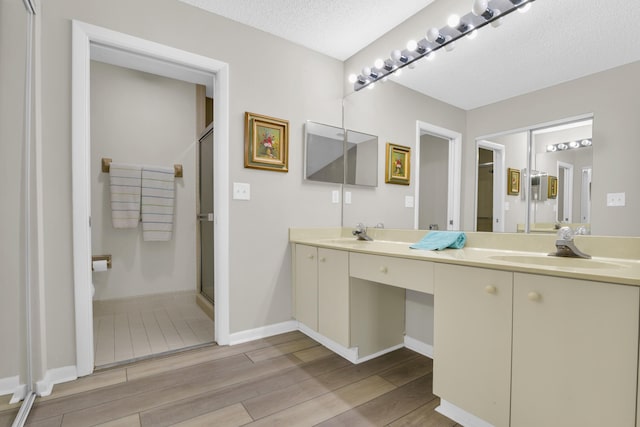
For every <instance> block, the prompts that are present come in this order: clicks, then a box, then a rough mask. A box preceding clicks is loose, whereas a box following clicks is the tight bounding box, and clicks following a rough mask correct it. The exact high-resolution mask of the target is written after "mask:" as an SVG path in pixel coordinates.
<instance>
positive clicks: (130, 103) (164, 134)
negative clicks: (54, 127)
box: [91, 61, 198, 300]
mask: <svg viewBox="0 0 640 427" xmlns="http://www.w3.org/2000/svg"><path fill="white" fill-rule="evenodd" d="M195 117H196V89H195V85H194V84H191V83H186V82H182V81H177V80H173V79H169V78H165V77H160V76H155V75H152V74H147V73H143V72H140V71H134V70H130V69H126V68H120V67H116V66H113V65H108V64H104V63H101V62H96V61H91V159H92V160H91V165H92V167H93V169H92V174H91V178H92V181H91V244H92V253H93V254H94V255H100V254H111V256H112V264H113V266H112V269H111V270H108V271H107V272H102V273H93V284H94V285H95V288H96V293H95V299H98V300H103V299H112V298H124V297H129V296H137V295H147V294H154V293H163V292H173V291H186V290H192V291H195V290H196V289H197V283H196V273H197V263H196V186H197V181H196V179H197V177H196V172H197V170H196V150H197V149H198V145H197V144H198V143H197V137H198V135H197V132H196V119H195ZM103 157H108V158H111V159H113V161H115V162H123V163H133V164H139V165H156V166H173V165H174V164H182V166H183V175H184V176H183V178H176V180H175V195H176V200H175V205H174V208H175V211H174V212H175V215H174V223H173V225H174V229H173V236H172V239H171V240H170V241H168V242H145V241H143V239H142V226H141V225H139V226H138V227H137V228H135V229H115V228H113V226H112V224H111V203H110V191H109V174H108V173H102V172H101V171H100V169H99V167H98V166H99V165H100V159H101V158H103Z"/></svg>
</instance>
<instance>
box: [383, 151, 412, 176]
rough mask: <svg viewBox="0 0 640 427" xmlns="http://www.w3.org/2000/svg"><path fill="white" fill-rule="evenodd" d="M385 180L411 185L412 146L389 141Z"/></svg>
mask: <svg viewBox="0 0 640 427" xmlns="http://www.w3.org/2000/svg"><path fill="white" fill-rule="evenodd" d="M385 164H386V168H385V174H384V182H386V183H388V184H400V185H409V184H410V182H411V147H405V146H403V145H396V144H392V143H390V142H387V155H386V161H385Z"/></svg>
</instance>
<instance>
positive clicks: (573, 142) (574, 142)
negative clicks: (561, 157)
mask: <svg viewBox="0 0 640 427" xmlns="http://www.w3.org/2000/svg"><path fill="white" fill-rule="evenodd" d="M569 147H571V148H578V147H580V143H579V142H578V141H571V142H570V143H569Z"/></svg>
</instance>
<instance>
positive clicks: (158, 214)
mask: <svg viewBox="0 0 640 427" xmlns="http://www.w3.org/2000/svg"><path fill="white" fill-rule="evenodd" d="M174 174H175V171H174V169H173V168H162V167H146V166H145V167H143V168H142V208H141V209H142V239H143V240H145V241H166V240H171V234H172V231H173V205H174V199H175V189H174Z"/></svg>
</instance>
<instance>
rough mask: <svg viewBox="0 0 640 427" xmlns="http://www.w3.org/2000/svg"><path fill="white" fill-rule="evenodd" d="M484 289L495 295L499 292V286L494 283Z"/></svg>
mask: <svg viewBox="0 0 640 427" xmlns="http://www.w3.org/2000/svg"><path fill="white" fill-rule="evenodd" d="M484 291H485V292H486V293H488V294H491V295H495V294H497V293H498V288H496V287H495V286H493V285H487V286H485V287H484Z"/></svg>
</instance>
